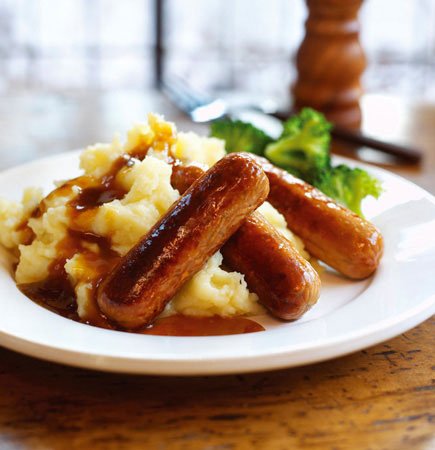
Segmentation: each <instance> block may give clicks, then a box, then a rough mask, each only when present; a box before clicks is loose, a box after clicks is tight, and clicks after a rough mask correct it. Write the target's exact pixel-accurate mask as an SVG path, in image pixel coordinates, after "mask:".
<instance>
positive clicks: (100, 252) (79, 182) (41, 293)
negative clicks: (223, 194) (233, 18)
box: [17, 137, 264, 336]
mask: <svg viewBox="0 0 435 450" xmlns="http://www.w3.org/2000/svg"><path fill="white" fill-rule="evenodd" d="M153 147H154V148H156V149H158V150H167V151H169V148H170V144H169V143H168V140H167V137H166V141H165V140H160V141H157V142H156V141H154V143H153ZM157 147H158V148H157ZM149 149H150V147H149V146H147V145H144V144H141V145H138V146H137V147H136V148H134V149H133V150H131V151H130V152H129V153H128V154H127V153H126V154H124V155H122V156H120V157H118V158H117V159H116V160H115V161H114V163H113V164H112V167H111V169H110V170H109V172H108V173H107V174H105V175H104V176H103V177H102V178H101V179H100V180H95V179H93V178H91V177H89V176H81V177H78V178H75V179H72V180H69V181H67V182H66V183H64V184H62V185H61V186H59V187H58V188H57V189H55V190H53V191H52V192H51V193H50V194H49V195H48V196H47V197H46V198H45V199H43V200H42V201H41V202H40V203H39V205H38V206H37V207H36V208H35V209H34V210H33V211H32V213H31V214H30V217H29V218H39V217H41V216H42V215H43V214H44V213H45V212H46V211H47V209H48V205H49V202H50V201H51V200H53V199H55V198H56V197H61V196H70V195H71V194H72V192H74V190H75V189H78V190H79V192H78V194H77V195H76V196H75V197H74V198H73V199H72V200H70V201H69V202H68V203H67V212H68V216H69V219H70V228H69V229H68V232H67V235H66V237H65V238H64V239H63V240H62V241H61V242H59V243H58V245H57V248H56V251H57V254H58V258H57V259H56V260H55V261H53V262H52V263H51V264H50V266H49V268H48V276H47V278H46V279H44V280H42V281H39V282H36V283H28V284H21V285H19V286H18V287H19V289H20V290H21V291H22V292H23V293H24V294H25V295H26V296H27V297H29V298H30V299H32V300H33V301H35V302H36V303H38V304H39V305H41V306H44V307H46V308H48V309H50V310H51V311H53V312H55V313H57V314H60V315H62V316H64V317H67V318H69V319H72V320H76V321H79V322H85V323H88V324H90V325H94V326H98V327H102V328H108V329H121V328H119V327H117V326H116V325H115V324H113V323H111V321H110V320H108V318H106V317H105V316H104V315H103V314H102V313H101V311H100V310H99V308H98V305H97V300H96V296H97V291H98V286H99V285H100V283H101V281H102V280H103V279H104V277H105V276H106V275H107V273H108V272H109V271H110V270H112V269H113V268H114V266H115V265H116V264H117V262H118V261H119V260H120V256H119V255H118V254H117V253H116V252H115V251H113V250H112V249H111V242H110V239H108V238H105V237H103V236H98V235H96V234H93V233H91V232H89V231H87V230H89V229H91V224H92V221H93V220H94V218H95V215H96V213H97V208H98V207H99V206H101V205H103V204H104V203H108V202H111V201H112V200H115V199H122V198H123V197H124V196H125V195H126V194H127V191H126V190H125V189H123V188H122V186H120V184H119V183H118V182H117V175H118V174H119V172H120V171H121V170H122V169H123V168H125V167H132V166H133V165H134V164H135V163H136V161H142V160H143V159H144V158H145V157H146V155H147V153H148V151H149ZM169 162H170V163H171V164H173V165H174V164H176V161H175V160H174V159H173V158H172V157H170V156H169ZM17 230H20V231H21V230H23V231H24V232H25V233H26V234H25V243H26V244H27V245H28V244H31V242H32V241H33V239H34V238H35V235H34V233H33V231H32V229H31V228H30V227H29V225H28V219H27V220H26V221H24V222H23V223H21V224H20V225H19V226H18V227H17ZM91 247H96V250H97V251H95V248H92V249H91ZM77 253H80V255H81V256H80V258H81V264H83V266H84V267H85V269H86V274H87V277H86V280H85V281H86V282H87V283H90V285H91V299H92V302H91V303H92V304H91V305H90V308H89V309H88V317H87V319H86V320H83V319H81V318H80V317H79V315H78V314H77V301H76V295H75V292H74V289H73V287H72V284H71V282H70V280H69V278H68V275H67V273H66V271H65V268H64V266H65V263H66V261H67V260H69V259H70V258H72V257H73V256H74V255H76V254H77ZM263 330H264V328H263V327H262V326H261V325H260V324H258V323H256V322H254V321H252V320H250V319H247V318H244V317H233V318H223V317H219V316H213V317H190V316H183V315H179V314H178V315H175V316H170V317H165V318H161V319H158V320H157V321H156V322H155V323H154V324H153V325H151V326H150V327H147V328H145V329H143V330H137V331H135V332H137V333H141V334H153V335H165V336H217V335H229V334H242V333H254V332H258V331H263Z"/></svg>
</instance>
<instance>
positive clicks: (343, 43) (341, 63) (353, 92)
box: [293, 0, 366, 128]
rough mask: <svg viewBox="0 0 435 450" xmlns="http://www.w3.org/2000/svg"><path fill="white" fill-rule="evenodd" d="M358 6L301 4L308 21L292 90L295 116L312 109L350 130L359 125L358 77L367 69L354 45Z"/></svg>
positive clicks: (353, 2) (329, 0) (345, 0)
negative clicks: (308, 108)
mask: <svg viewBox="0 0 435 450" xmlns="http://www.w3.org/2000/svg"><path fill="white" fill-rule="evenodd" d="M362 1H363V0H306V2H307V6H308V10H309V15H308V19H307V21H306V24H305V30H306V34H305V38H304V40H303V42H302V44H301V46H300V48H299V51H298V53H297V57H296V67H297V72H298V76H297V80H296V83H295V84H294V86H293V97H294V107H295V109H296V110H297V109H300V108H302V107H304V106H311V107H312V108H315V109H318V110H320V111H322V112H323V113H324V114H325V115H326V117H327V118H328V119H329V120H331V121H332V122H334V123H336V124H339V125H343V126H346V127H351V128H358V127H359V126H360V124H361V109H360V105H359V100H360V97H361V94H362V87H361V75H362V73H363V71H364V69H365V66H366V58H365V56H364V51H363V49H362V47H361V44H360V41H359V30H360V26H359V22H358V11H359V8H360V7H361V4H362Z"/></svg>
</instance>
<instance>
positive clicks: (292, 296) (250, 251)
mask: <svg viewBox="0 0 435 450" xmlns="http://www.w3.org/2000/svg"><path fill="white" fill-rule="evenodd" d="M200 176H201V169H200V168H199V167H196V166H183V165H178V164H175V165H174V166H173V169H172V177H171V184H172V185H173V186H174V187H175V188H176V189H178V190H179V191H180V192H181V193H182V192H184V190H185V188H186V185H188V183H189V182H192V181H193V180H194V179H195V178H198V177H200ZM221 252H222V255H223V257H224V262H225V264H227V265H228V266H229V267H230V268H231V269H233V270H235V271H237V272H240V273H243V274H244V275H245V279H246V283H247V284H248V287H249V289H250V290H251V291H252V292H255V293H256V294H257V295H258V297H259V299H260V302H261V303H262V304H263V305H264V306H265V307H266V308H268V309H269V310H270V312H271V313H272V314H273V315H275V316H276V317H278V318H280V319H285V320H294V319H297V318H299V317H300V316H301V315H302V314H304V313H305V312H306V311H307V310H308V309H309V308H310V307H311V306H312V305H313V304H315V303H316V301H317V300H318V298H319V293H320V278H319V276H318V274H317V272H316V271H315V270H314V269H313V268H312V266H311V265H310V263H309V262H308V261H306V260H305V259H304V258H303V257H302V256H301V255H300V254H299V253H298V251H297V250H296V249H295V248H294V247H293V244H292V243H291V242H290V241H288V239H286V238H285V237H284V236H282V235H281V234H280V233H279V232H277V231H276V230H275V228H274V227H273V226H272V225H270V224H269V222H267V220H266V219H264V217H263V216H262V215H261V214H260V213H258V212H253V213H252V214H250V215H249V216H248V217H247V218H246V220H245V222H244V223H243V225H242V226H241V227H240V228H239V229H238V230H237V231H236V232H235V233H234V234H233V235H232V236H231V238H230V239H229V240H228V241H227V242H226V243H225V245H224V246H223V247H222V248H221Z"/></svg>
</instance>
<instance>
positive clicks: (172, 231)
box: [97, 154, 269, 329]
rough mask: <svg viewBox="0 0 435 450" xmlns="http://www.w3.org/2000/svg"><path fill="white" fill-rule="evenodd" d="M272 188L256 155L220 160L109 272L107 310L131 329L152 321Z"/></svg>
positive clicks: (103, 302)
mask: <svg viewBox="0 0 435 450" xmlns="http://www.w3.org/2000/svg"><path fill="white" fill-rule="evenodd" d="M268 192H269V183H268V180H267V177H266V175H265V174H264V172H263V170H262V169H261V167H260V165H259V164H258V163H257V162H256V161H255V160H254V159H253V158H252V157H251V156H249V155H241V154H231V155H228V156H226V157H225V158H223V159H222V160H220V161H219V162H217V163H216V164H215V165H214V166H213V167H212V168H211V169H210V170H208V171H207V172H206V173H205V174H204V175H203V176H202V177H201V178H199V179H198V180H197V181H195V182H194V183H193V185H192V186H191V187H190V188H189V189H188V190H187V191H186V192H185V193H184V194H183V195H182V196H181V197H180V198H179V200H178V201H177V202H175V204H174V205H173V206H172V207H171V209H170V210H169V211H168V212H167V213H166V214H165V215H164V216H163V217H162V219H161V220H160V221H159V222H158V223H157V224H156V225H155V226H154V227H153V228H152V229H151V230H150V231H149V233H147V234H146V235H145V236H144V237H143V238H142V239H141V240H140V241H139V242H138V244H136V245H135V246H134V247H133V248H132V249H131V250H130V251H129V252H128V253H127V254H126V255H125V256H124V257H123V258H121V260H120V262H119V264H118V265H117V266H116V267H115V268H114V269H113V270H112V271H111V272H110V273H109V275H108V276H107V277H106V279H105V280H104V282H103V283H102V284H101V286H100V288H99V290H98V295H97V301H98V305H99V307H100V309H101V310H102V312H103V313H104V314H105V315H106V316H107V317H109V318H110V319H111V320H113V321H115V322H116V323H118V324H119V325H121V326H123V327H125V328H129V329H134V328H139V327H141V326H145V325H148V324H150V323H152V321H153V320H154V319H155V318H156V317H157V316H158V315H159V314H160V313H161V312H162V311H163V309H164V308H165V306H166V304H167V303H168V302H169V300H170V299H171V298H172V297H173V296H174V295H175V294H176V292H177V291H178V290H179V289H180V288H181V286H182V285H183V284H184V283H185V282H186V281H187V280H189V279H190V278H191V277H192V276H193V275H194V274H195V273H196V272H198V271H199V270H200V269H201V267H202V266H203V265H204V263H205V262H206V261H207V259H208V258H209V257H210V256H211V255H212V254H213V253H215V252H216V251H217V250H218V249H219V248H220V247H221V246H222V245H223V243H224V242H225V241H226V240H227V239H228V238H229V237H230V236H231V235H232V234H233V233H234V232H235V231H236V230H237V228H238V227H239V226H240V225H241V223H242V222H243V220H244V219H245V218H246V216H247V215H248V214H250V213H251V212H252V211H254V210H255V209H256V208H257V207H258V206H259V205H260V204H261V203H263V201H264V200H265V199H266V197H267V194H268Z"/></svg>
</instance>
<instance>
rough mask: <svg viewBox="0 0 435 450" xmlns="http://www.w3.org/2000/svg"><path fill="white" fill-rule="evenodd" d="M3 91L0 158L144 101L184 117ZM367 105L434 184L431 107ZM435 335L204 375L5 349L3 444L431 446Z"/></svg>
mask: <svg viewBox="0 0 435 450" xmlns="http://www.w3.org/2000/svg"><path fill="white" fill-rule="evenodd" d="M3 100H5V99H3ZM6 100H7V105H8V107H7V108H6V106H5V104H6V103H5V101H2V102H0V126H1V128H2V135H1V137H0V149H1V152H0V166H1V167H2V168H4V167H6V166H9V165H12V164H14V163H17V162H19V161H22V160H24V159H28V158H34V157H37V156H41V155H42V154H45V153H48V152H49V151H61V150H66V149H68V148H74V147H77V146H80V145H84V144H85V143H88V142H92V141H95V140H101V139H108V138H109V136H110V133H108V130H115V129H125V128H126V126H127V125H128V123H129V122H130V121H131V120H137V118H138V117H140V114H143V113H144V112H145V111H146V110H147V109H158V110H160V111H163V112H165V113H166V114H167V115H168V116H169V117H171V118H175V119H180V117H178V116H177V114H176V113H175V111H174V110H172V109H171V107H170V105H168V104H167V102H165V101H164V100H163V99H161V98H160V97H158V96H156V95H154V94H153V95H151V94H147V95H145V94H140V93H131V92H130V93H129V92H126V93H117V94H105V95H103V94H95V93H94V95H93V96H92V95H89V94H86V93H82V94H77V93H75V94H63V95H58V96H54V95H47V96H44V95H42V94H40V95H39V96H37V97H34V96H33V97H28V95H27V94H22V95H19V96H10V97H8V98H7V99H6ZM107 108H109V110H108V109H107ZM115 110H116V111H117V113H115V112H114V111H115ZM364 110H365V112H366V115H367V117H368V118H371V119H372V120H371V121H369V122H368V123H366V126H367V127H368V128H369V129H370V130H371V131H372V132H374V133H376V132H377V133H378V134H384V135H388V136H389V137H391V138H392V137H394V136H396V137H401V138H402V139H404V140H409V141H412V142H414V143H416V144H418V145H420V146H421V147H422V148H423V149H424V151H425V153H426V158H425V161H424V164H423V165H422V166H421V167H420V168H414V167H410V166H401V167H397V166H395V167H390V169H392V170H394V171H395V172H397V173H400V174H402V175H404V176H406V177H408V178H410V179H412V180H413V181H415V182H417V183H418V184H420V185H422V186H423V187H425V188H426V189H428V190H430V191H431V192H433V193H434V192H435V106H434V105H425V104H410V103H406V102H403V101H400V102H398V101H397V99H392V98H384V97H379V96H368V97H367V98H366V99H365V100H364ZM379 112H381V113H382V114H380V115H379ZM376 114H378V116H377V117H375V115H376ZM21 122H22V123H21ZM182 126H183V128H185V129H187V128H189V127H190V126H189V125H188V124H186V123H184V124H182ZM434 335H435V320H434V319H433V318H432V319H431V320H428V321H426V322H425V323H423V324H422V325H420V326H419V327H417V328H415V329H413V330H411V331H409V332H407V333H405V334H403V335H401V336H399V337H397V338H395V339H392V340H390V341H388V342H386V343H384V344H380V345H377V346H375V347H372V348H369V349H367V350H364V351H361V352H358V353H354V354H352V355H349V356H346V357H343V358H339V359H336V360H333V361H329V362H324V363H320V364H315V365H311V366H308V367H301V368H296V369H288V370H281V371H276V372H271V373H260V374H252V375H238V376H222V377H200V378H193V377H190V378H164V377H145V376H126V375H113V374H104V373H96V372H90V371H86V370H81V369H73V368H68V367H62V366H58V365H56V364H50V363H46V362H41V361H37V360H34V359H31V358H28V357H25V356H21V355H18V354H15V353H12V352H10V351H7V350H2V349H0V449H2V450H3V449H33V450H38V449H41V450H42V449H44V450H45V449H72V448H80V449H87V448H92V449H94V450H97V449H127V448H137V449H162V450H163V449H180V450H181V449H210V450H211V449H213V450H218V449H219V450H229V449H251V448H258V449H289V448H310V449H322V450H323V449H331V450H332V449H334V450H341V449H414V450H419V449H421V450H423V449H424V450H426V449H427V450H428V449H433V448H435V393H434V389H435V387H434V383H433V382H434V380H433V375H434V373H433V371H434V368H435V361H434V358H433V354H434V343H435V342H434Z"/></svg>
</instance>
